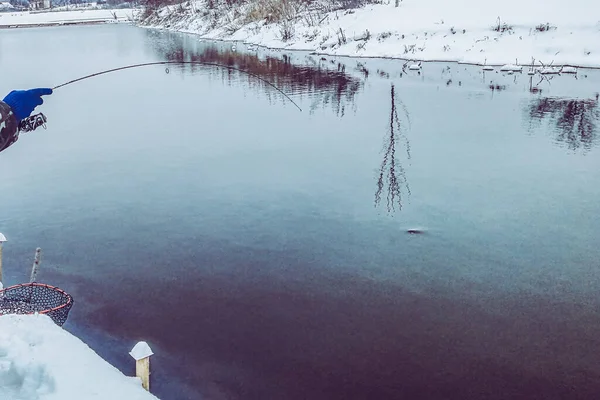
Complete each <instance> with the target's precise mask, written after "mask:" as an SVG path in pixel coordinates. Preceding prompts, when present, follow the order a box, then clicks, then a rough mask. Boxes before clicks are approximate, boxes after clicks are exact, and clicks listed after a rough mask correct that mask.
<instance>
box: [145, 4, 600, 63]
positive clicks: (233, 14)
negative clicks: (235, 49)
mask: <svg viewBox="0 0 600 400" xmlns="http://www.w3.org/2000/svg"><path fill="white" fill-rule="evenodd" d="M203 1H204V0H198V1H197V2H196V3H192V4H189V3H184V4H183V6H182V7H183V8H185V9H186V10H187V11H186V15H184V16H182V15H181V13H180V12H178V11H177V10H178V7H179V8H181V7H180V6H179V5H176V6H169V7H165V8H163V9H162V10H160V11H159V13H158V16H157V15H154V16H151V17H149V18H148V19H146V20H145V21H144V22H143V23H142V24H143V25H144V26H149V27H156V28H164V29H170V30H177V31H182V32H189V33H195V34H198V35H200V36H201V37H202V38H204V39H220V40H236V41H243V42H246V43H250V44H257V45H261V46H266V47H270V48H283V49H290V50H309V51H315V52H317V53H321V54H329V55H339V56H355V57H391V58H401V59H407V60H414V61H417V60H419V61H434V60H436V61H457V62H464V63H473V64H479V65H495V66H502V65H505V64H515V65H524V64H525V65H529V64H531V63H532V58H533V59H535V61H536V64H537V65H540V66H541V65H546V66H548V65H550V64H552V65H577V66H588V67H598V66H600V2H598V1H597V0H571V1H564V0H545V1H540V0H535V1H534V0H503V1H498V2H489V1H481V0H453V1H448V0H403V1H401V2H400V3H399V7H395V6H394V2H393V1H391V2H389V3H387V4H373V5H367V6H364V7H362V8H359V9H355V10H338V11H333V12H329V13H324V12H320V11H318V10H316V8H315V9H313V10H308V11H307V10H305V11H302V12H299V13H298V14H297V15H294V16H293V18H292V20H293V21H294V22H292V23H290V22H286V23H283V22H279V23H277V22H274V23H267V22H266V20H265V19H264V18H262V19H254V20H252V18H249V16H250V15H251V13H250V11H251V10H252V4H253V3H251V4H250V5H249V6H243V7H241V8H240V9H239V10H234V11H232V10H231V9H229V10H228V9H220V10H217V11H216V12H215V11H214V10H207V8H206V6H205V4H204V2H203ZM256 1H259V0H256ZM256 4H260V3H259V2H258V3H254V5H255V7H256ZM244 7H245V8H244ZM215 13H216V14H215ZM215 15H216V18H217V19H215ZM249 20H250V21H252V22H247V21H249ZM319 21H322V22H319ZM286 30H287V32H288V33H291V34H292V38H291V39H289V40H286V41H284V40H282V34H283V33H284V32H285V31H286Z"/></svg>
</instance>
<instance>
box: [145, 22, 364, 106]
mask: <svg viewBox="0 0 600 400" xmlns="http://www.w3.org/2000/svg"><path fill="white" fill-rule="evenodd" d="M148 35H150V36H154V35H156V33H154V32H149V33H148ZM151 43H152V47H153V50H154V51H155V52H156V53H158V54H159V55H160V57H161V58H164V59H165V60H168V61H194V62H206V63H214V64H219V65H227V66H231V67H235V68H238V69H241V70H243V71H247V72H250V73H252V74H255V75H258V76H260V77H261V78H263V79H265V80H267V81H269V82H271V83H272V84H274V85H275V86H277V87H278V88H279V89H281V90H283V91H284V92H285V93H287V94H288V95H290V96H295V97H298V98H300V99H301V98H303V97H308V98H309V99H310V101H311V105H310V110H311V112H313V111H314V110H317V109H320V108H323V107H324V106H331V107H332V108H333V111H334V112H335V113H336V114H337V115H338V116H344V115H345V112H346V110H347V108H348V106H354V101H355V96H356V94H357V93H358V92H359V91H360V90H361V89H362V87H363V80H361V79H359V78H358V77H355V76H352V75H350V74H348V73H346V72H345V67H344V66H343V64H337V65H334V64H331V63H328V62H326V61H321V60H320V61H319V62H318V63H316V64H308V65H298V64H294V63H293V62H292V60H291V59H290V57H289V56H287V55H285V54H284V55H282V56H277V57H275V56H271V55H263V56H260V57H259V55H258V54H257V53H254V52H237V51H234V50H232V49H231V48H230V47H228V46H222V45H221V46H218V45H213V44H210V43H199V42H198V41H191V40H185V36H183V35H178V34H173V35H169V36H167V37H161V38H160V39H158V40H157V39H156V38H153V40H152V41H151ZM171 69H172V70H179V71H182V72H191V73H194V72H199V71H203V72H207V73H208V74H209V75H211V76H217V77H220V78H221V79H222V80H223V81H224V82H225V83H226V84H228V85H231V84H232V83H235V82H240V81H246V82H247V85H248V86H249V87H250V88H256V89H259V90H260V88H262V89H263V90H264V94H265V95H266V96H267V98H268V99H269V100H270V101H273V100H274V99H277V98H280V97H281V98H282V99H283V96H282V95H281V94H279V93H277V92H276V91H274V90H273V88H271V87H269V86H268V85H265V84H264V82H260V81H259V80H258V79H255V78H254V77H252V76H250V75H248V74H245V73H243V72H239V71H235V70H231V69H227V68H220V67H217V66H202V65H194V64H185V65H184V64H182V65H180V66H173V67H171ZM282 101H285V99H283V100H282Z"/></svg>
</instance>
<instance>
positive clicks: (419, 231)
mask: <svg viewBox="0 0 600 400" xmlns="http://www.w3.org/2000/svg"><path fill="white" fill-rule="evenodd" d="M406 233H409V234H411V235H422V234H424V233H425V229H417V228H414V229H407V230H406Z"/></svg>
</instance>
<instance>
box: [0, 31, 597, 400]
mask: <svg viewBox="0 0 600 400" xmlns="http://www.w3.org/2000/svg"><path fill="white" fill-rule="evenodd" d="M33 50H35V51H33ZM160 60H188V61H205V62H210V63H219V64H226V65H230V66H234V67H237V68H242V69H244V70H247V71H250V72H252V73H254V74H257V75H259V76H261V77H263V78H265V79H267V80H269V81H270V82H273V83H275V84H276V85H277V86H278V87H280V88H281V89H282V90H284V91H286V93H289V94H290V95H291V96H292V97H293V99H294V100H295V101H296V102H297V103H298V104H299V105H300V107H302V109H303V111H302V112H300V111H299V110H298V109H296V108H295V107H294V106H293V104H291V103H290V102H289V101H287V100H286V99H285V98H284V97H283V96H281V94H279V93H277V92H276V91H274V90H273V89H271V88H269V87H268V86H267V85H265V84H264V83H262V82H260V81H259V80H257V79H255V78H252V77H249V76H248V75H245V74H241V73H239V72H236V71H233V70H227V69H223V68H217V67H209V66H203V67H200V66H193V67H191V66H187V67H175V66H171V67H170V68H169V73H166V71H165V69H164V68H163V67H146V68H142V69H134V70H127V71H122V72H118V73H114V74H108V75H103V76H100V77H97V78H94V79H89V80H85V81H82V82H79V83H76V84H73V85H70V86H66V87H64V88H62V89H58V90H57V91H56V92H55V93H54V95H52V96H51V97H49V98H47V100H46V103H45V104H44V106H43V107H42V109H41V110H42V111H43V112H44V113H45V114H46V116H47V117H48V129H47V130H45V131H44V130H43V129H40V130H37V131H35V132H33V133H30V134H26V135H23V136H22V137H21V138H20V140H19V142H17V144H16V145H15V146H13V147H12V148H10V149H9V150H7V151H5V152H3V153H2V154H1V155H0V171H2V176H1V180H0V194H1V198H2V203H1V205H2V208H1V210H0V230H1V231H2V232H3V233H5V234H6V236H7V237H8V238H9V240H10V242H9V243H7V245H6V246H5V250H4V256H5V280H6V281H7V282H6V283H8V284H12V283H18V282H23V281H25V280H27V279H28V272H29V267H30V265H31V262H32V258H33V253H34V250H35V247H36V246H40V247H42V249H43V261H42V270H41V272H40V275H39V279H40V280H41V281H44V282H47V283H50V284H54V285H58V286H60V287H62V288H64V289H65V290H67V291H69V292H71V293H72V294H73V295H74V297H75V301H76V302H75V306H74V308H73V310H72V312H71V314H70V318H69V321H68V322H67V324H66V325H65V328H66V329H68V330H69V331H71V332H74V333H75V334H77V335H78V336H79V337H81V338H82V339H83V340H85V341H86V342H87V343H89V344H90V346H91V347H92V348H93V349H94V350H96V351H97V352H98V353H99V354H100V355H101V356H103V357H105V358H106V359H107V360H109V361H110V362H112V363H113V364H114V365H116V366H117V367H118V368H119V369H120V370H121V371H123V372H124V373H126V374H128V375H133V374H134V366H133V361H132V360H131V359H130V357H129V355H128V354H127V352H128V351H129V350H130V349H131V347H132V346H133V345H134V344H135V343H136V341H138V340H146V341H148V342H149V343H150V344H151V346H152V347H153V350H154V351H155V353H156V355H155V356H154V357H153V359H152V360H153V361H152V362H153V375H152V391H153V392H154V393H155V394H157V395H158V396H159V397H161V398H162V399H163V400H179V399H216V400H220V399H311V400H312V399H528V400H530V399H545V400H548V399H590V398H595V397H597V395H598V393H600V358H599V357H598V354H600V339H599V338H600V336H599V335H598V333H599V332H600V313H599V312H598V305H599V303H600V299H599V298H598V293H599V292H600V279H599V277H600V274H599V268H600V265H599V264H600V262H599V260H600V247H599V246H598V237H599V236H600V202H599V201H598V198H599V197H600V185H598V183H599V182H600V158H599V151H600V149H599V148H598V141H599V139H598V135H599V133H598V128H597V124H598V119H599V111H598V98H597V95H596V92H597V91H600V86H599V85H600V76H599V73H598V72H594V71H584V70H581V71H579V73H578V74H577V75H576V76H555V77H553V78H552V79H551V80H549V81H542V82H539V78H538V77H533V78H531V77H529V76H527V75H526V74H515V75H508V74H502V73H495V72H493V73H489V72H488V73H485V74H484V73H483V72H482V71H481V70H480V69H479V68H476V67H470V66H466V65H459V64H448V65H446V64H426V65H424V67H423V70H422V71H421V72H420V73H417V72H415V71H409V70H408V69H407V68H404V69H403V62H402V61H393V60H375V59H368V60H356V59H351V58H336V57H330V56H327V57H321V56H320V55H311V54H309V53H294V54H291V53H286V52H282V51H268V50H262V49H260V50H253V49H250V50H248V49H246V48H245V46H243V45H238V47H237V48H236V50H235V51H233V50H232V48H231V44H227V43H203V42H199V41H198V40H197V39H196V38H194V37H191V36H182V35H177V34H169V33H161V32H156V31H150V30H142V29H137V28H134V27H130V26H103V27H70V28H49V29H28V30H16V31H5V32H2V35H0V68H1V71H2V75H3V79H2V82H1V83H0V84H1V85H2V90H3V92H8V91H10V90H12V89H14V88H28V87H34V86H54V85H57V84H59V83H62V82H64V81H67V80H70V79H73V78H76V77H79V76H82V75H86V74H89V73H93V72H97V71H99V70H102V69H108V68H114V67H118V66H122V65H126V64H131V63H139V62H150V61H160ZM409 231H410V232H412V233H409Z"/></svg>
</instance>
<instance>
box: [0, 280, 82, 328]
mask: <svg viewBox="0 0 600 400" xmlns="http://www.w3.org/2000/svg"><path fill="white" fill-rule="evenodd" d="M72 306H73V297H72V296H71V295H70V294H68V293H66V292H65V291H63V290H61V289H59V288H57V287H54V286H50V285H46V284H43V283H35V282H34V283H23V284H20V285H15V286H10V287H7V288H6V289H4V290H0V316H1V315H6V314H34V313H36V312H37V313H39V314H46V315H48V316H49V317H50V318H52V320H53V321H54V322H55V323H56V324H57V325H59V326H62V325H63V324H64V323H65V322H66V321H67V318H68V316H69V311H70V310H71V307H72Z"/></svg>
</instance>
